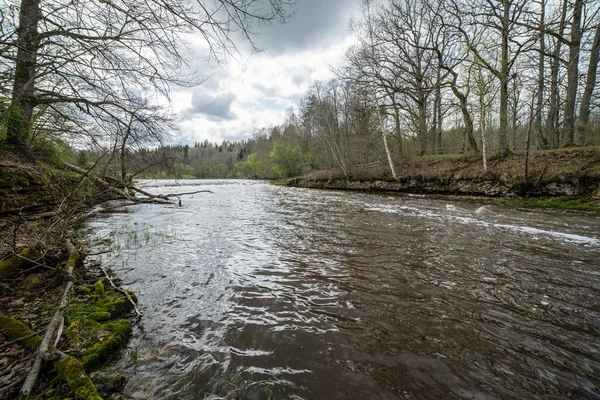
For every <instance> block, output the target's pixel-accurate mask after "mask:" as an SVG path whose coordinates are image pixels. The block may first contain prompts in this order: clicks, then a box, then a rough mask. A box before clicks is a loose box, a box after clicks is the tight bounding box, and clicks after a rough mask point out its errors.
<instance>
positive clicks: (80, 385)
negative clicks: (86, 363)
mask: <svg viewBox="0 0 600 400" xmlns="http://www.w3.org/2000/svg"><path fill="white" fill-rule="evenodd" d="M54 366H55V367H56V369H57V371H58V376H59V377H60V378H62V379H64V380H65V381H67V383H68V384H69V387H71V389H72V390H73V391H74V392H75V398H76V399H81V400H102V398H101V397H100V396H99V395H98V391H97V390H96V387H95V386H94V384H93V383H92V380H91V379H90V378H89V377H88V376H87V374H86V373H85V371H84V369H83V364H82V363H81V362H80V361H79V360H77V359H75V358H73V357H67V358H65V359H64V360H62V361H58V362H56V363H55V364H54Z"/></svg>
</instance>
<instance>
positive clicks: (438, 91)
mask: <svg viewBox="0 0 600 400" xmlns="http://www.w3.org/2000/svg"><path fill="white" fill-rule="evenodd" d="M441 80H442V70H441V68H439V67H438V69H437V86H436V88H435V102H436V108H435V111H436V113H437V114H436V123H434V124H433V126H434V132H433V135H434V136H436V135H437V137H438V140H437V153H438V154H442V122H443V121H442V118H443V116H442V88H441ZM434 147H435V146H434ZM435 150H436V149H435V148H434V151H435Z"/></svg>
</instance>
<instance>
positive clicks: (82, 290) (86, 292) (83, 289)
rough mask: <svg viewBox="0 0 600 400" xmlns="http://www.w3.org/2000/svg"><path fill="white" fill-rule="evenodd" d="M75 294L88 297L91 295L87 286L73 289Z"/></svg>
mask: <svg viewBox="0 0 600 400" xmlns="http://www.w3.org/2000/svg"><path fill="white" fill-rule="evenodd" d="M75 293H77V294H83V295H89V294H91V293H92V291H91V289H90V287H89V286H88V285H81V286H77V287H76V288H75Z"/></svg>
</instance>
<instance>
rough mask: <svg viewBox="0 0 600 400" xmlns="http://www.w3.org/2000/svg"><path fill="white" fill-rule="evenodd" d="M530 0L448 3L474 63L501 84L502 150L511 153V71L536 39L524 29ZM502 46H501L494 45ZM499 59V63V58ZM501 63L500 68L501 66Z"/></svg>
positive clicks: (454, 1) (487, 0)
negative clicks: (509, 98)
mask: <svg viewBox="0 0 600 400" xmlns="http://www.w3.org/2000/svg"><path fill="white" fill-rule="evenodd" d="M529 3H530V2H528V1H527V0H478V1H462V0H449V3H448V4H449V5H450V7H449V10H451V12H452V13H453V14H454V17H455V18H454V21H456V26H455V28H456V29H457V30H458V32H460V33H461V34H462V36H463V40H464V42H465V44H466V46H467V47H468V48H469V50H470V51H471V52H472V54H473V55H474V61H475V62H476V63H477V64H479V65H481V66H482V67H483V68H485V69H487V70H488V71H490V72H491V73H492V74H493V75H494V76H495V77H496V78H497V79H498V81H499V84H500V110H499V120H500V123H499V135H498V139H499V147H500V148H499V150H500V152H501V153H505V152H506V151H507V150H508V95H509V81H510V79H511V76H512V74H511V71H512V68H513V66H514V65H515V63H516V61H517V58H518V57H519V55H520V54H521V53H522V52H523V51H524V50H526V49H527V48H528V46H529V45H530V44H531V43H532V42H533V40H534V38H533V37H532V36H530V35H528V32H529V30H528V29H527V28H524V27H523V26H522V22H523V21H524V20H525V19H526V18H527V17H528V15H529V14H530V11H529V9H528V5H529ZM494 43H500V45H499V46H498V45H494ZM498 54H499V55H500V60H499V62H497V55H498ZM498 64H499V65H498Z"/></svg>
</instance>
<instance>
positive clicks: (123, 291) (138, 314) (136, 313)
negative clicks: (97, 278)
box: [100, 267, 142, 324]
mask: <svg viewBox="0 0 600 400" xmlns="http://www.w3.org/2000/svg"><path fill="white" fill-rule="evenodd" d="M100 270H101V271H102V272H103V273H104V276H106V279H108V282H109V283H110V286H112V288H113V289H115V290H116V291H118V292H119V293H122V294H123V295H124V296H125V297H127V300H129V302H130V303H131V306H132V307H133V311H134V312H135V315H136V316H137V318H136V320H135V323H136V324H137V323H139V322H140V320H141V319H142V314H141V313H140V311H139V310H138V308H137V305H136V304H135V302H134V301H133V299H132V298H131V296H130V295H129V293H127V291H126V290H123V289H121V288H119V287H116V286H115V284H114V282H113V281H112V279H110V276H108V273H107V272H106V270H105V269H104V268H103V267H100Z"/></svg>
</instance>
